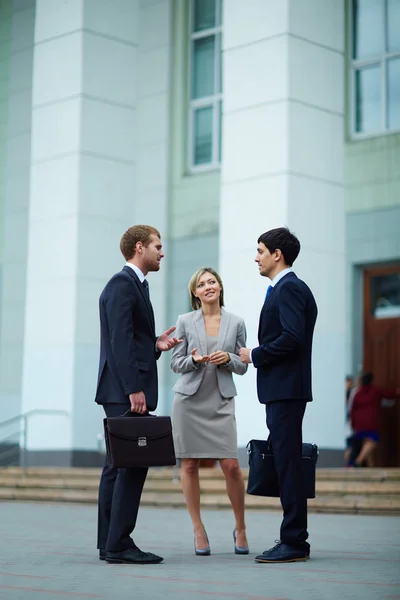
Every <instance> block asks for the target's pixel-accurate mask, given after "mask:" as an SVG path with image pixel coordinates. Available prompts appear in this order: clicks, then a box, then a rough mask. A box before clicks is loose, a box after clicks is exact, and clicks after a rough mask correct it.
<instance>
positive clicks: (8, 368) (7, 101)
mask: <svg viewBox="0 0 400 600" xmlns="http://www.w3.org/2000/svg"><path fill="white" fill-rule="evenodd" d="M34 28H35V1H34V0H19V1H18V2H12V1H11V0H8V1H5V2H2V3H0V138H1V139H0V196H1V200H0V220H1V224H0V229H1V230H2V236H1V239H0V243H2V249H1V252H0V254H1V256H2V281H1V286H0V288H1V298H0V406H1V417H0V421H2V420H6V419H8V418H12V417H14V416H17V415H18V414H19V413H20V412H21V380H22V365H23V343H24V324H25V300H26V296H25V285H26V265H27V250H28V242H27V239H28V206H29V185H30V167H31V165H30V151H31V117H32V67H33V41H34ZM17 431H18V424H15V425H14V426H12V427H11V430H10V435H11V434H16V433H17ZM5 434H6V432H5V431H4V430H1V431H0V437H3V436H5ZM12 441H13V442H17V443H18V437H17V436H16V437H15V438H13V440H12Z"/></svg>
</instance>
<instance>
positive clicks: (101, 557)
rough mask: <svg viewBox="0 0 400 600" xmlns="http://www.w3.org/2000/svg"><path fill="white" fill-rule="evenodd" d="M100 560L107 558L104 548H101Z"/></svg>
mask: <svg viewBox="0 0 400 600" xmlns="http://www.w3.org/2000/svg"><path fill="white" fill-rule="evenodd" d="M99 560H106V551H105V550H103V549H102V548H100V550H99Z"/></svg>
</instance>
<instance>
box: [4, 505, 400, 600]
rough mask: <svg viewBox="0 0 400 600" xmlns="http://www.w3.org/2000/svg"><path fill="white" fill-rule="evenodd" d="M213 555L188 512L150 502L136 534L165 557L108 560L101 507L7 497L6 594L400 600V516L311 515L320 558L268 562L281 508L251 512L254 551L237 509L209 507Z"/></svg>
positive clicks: (32, 599)
mask: <svg viewBox="0 0 400 600" xmlns="http://www.w3.org/2000/svg"><path fill="white" fill-rule="evenodd" d="M203 518H204V521H205V524H206V527H207V530H208V534H209V538H210V543H211V550H212V555H211V556H209V557H196V556H195V555H194V552H193V541H192V539H193V538H192V534H191V527H190V522H189V518H188V515H187V513H186V512H185V511H183V510H173V509H172V510H166V509H151V508H143V509H141V511H140V513H139V522H138V527H137V533H136V537H135V541H136V543H137V544H138V546H139V547H141V548H143V549H144V550H150V551H154V552H158V553H160V554H161V555H163V556H164V558H165V562H164V563H162V564H160V565H154V566H149V565H142V566H131V565H108V564H106V563H104V562H101V561H99V560H98V558H97V553H96V550H95V547H94V540H95V534H96V509H95V507H93V506H78V505H65V504H64V505H63V504H58V505H57V504H34V503H26V504H24V503H6V502H4V503H0V598H1V600H3V599H4V600H46V599H49V600H51V599H54V600H57V599H58V598H60V600H61V599H65V598H76V599H77V600H79V599H82V600H84V599H86V598H103V599H112V600H125V599H126V600H128V599H129V600H138V599H143V600H153V599H155V598H173V599H175V598H176V599H182V600H185V599H189V600H205V599H207V598H208V599H210V600H211V599H214V598H215V599H221V598H222V599H223V598H227V599H232V600H237V599H241V600H289V599H290V600H314V599H315V600H336V599H338V598H340V599H349V600H350V599H362V600H376V599H379V600H381V599H383V600H386V599H387V600H389V599H392V600H394V599H396V598H397V599H400V518H396V517H365V516H363V517H361V516H347V515H346V516H340V515H332V516H331V515H318V514H317V515H315V514H314V515H310V530H311V538H310V542H311V544H312V559H311V560H310V561H308V562H307V563H292V564H286V565H262V564H257V563H255V562H254V561H253V557H254V555H255V554H258V553H259V552H260V551H262V550H264V549H265V548H267V547H271V546H272V545H273V542H274V539H275V538H276V537H277V531H278V527H279V521H280V514H279V513H275V512H270V513H266V514H263V513H261V512H252V513H248V516H247V527H248V538H249V542H250V546H251V547H250V550H251V554H250V555H249V556H247V557H246V556H235V555H234V554H233V542H232V528H233V526H232V516H231V513H230V512H228V511H211V510H210V511H204V515H203Z"/></svg>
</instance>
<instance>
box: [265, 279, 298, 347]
mask: <svg viewBox="0 0 400 600" xmlns="http://www.w3.org/2000/svg"><path fill="white" fill-rule="evenodd" d="M289 277H290V278H291V277H297V275H296V274H295V273H293V271H291V272H290V273H287V274H286V275H284V277H282V279H280V280H279V281H278V283H276V284H275V285H274V287H273V288H272V292H271V293H270V295H269V296H268V298H266V300H265V301H264V304H263V307H262V309H261V312H260V320H259V323H258V339H260V332H261V321H262V318H263V316H264V312H265V309H266V308H267V306H269V304H270V303H271V301H272V298H273V297H274V294H276V288H277V287H278V286H279V285H280V284H281V282H282V281H284V280H285V279H287V278H289Z"/></svg>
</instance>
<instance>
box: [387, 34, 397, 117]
mask: <svg viewBox="0 0 400 600" xmlns="http://www.w3.org/2000/svg"><path fill="white" fill-rule="evenodd" d="M399 34H400V31H399ZM387 68H388V127H389V129H400V58H393V59H392V60H388V65H387Z"/></svg>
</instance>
